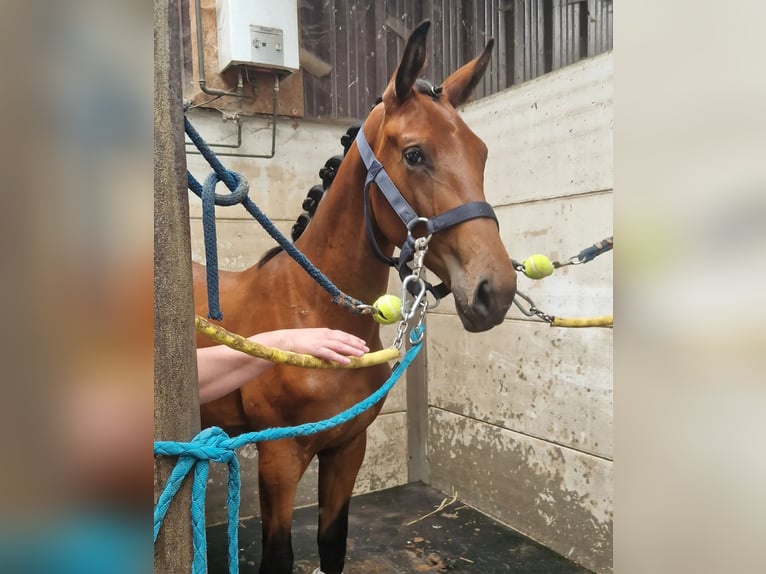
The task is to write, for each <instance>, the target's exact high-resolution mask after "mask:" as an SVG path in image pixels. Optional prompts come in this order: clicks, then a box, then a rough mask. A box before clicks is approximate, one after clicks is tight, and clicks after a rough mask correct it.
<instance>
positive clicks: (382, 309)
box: [372, 295, 402, 325]
mask: <svg viewBox="0 0 766 574" xmlns="http://www.w3.org/2000/svg"><path fill="white" fill-rule="evenodd" d="M372 306H373V307H375V308H376V309H377V310H378V312H377V313H375V314H374V315H373V316H372V318H373V319H375V321H376V322H378V323H380V324H381V325H391V324H393V323H396V322H397V321H399V320H400V319H401V318H402V300H401V299H399V297H397V296H396V295H381V296H380V297H378V298H377V300H376V301H375V303H373V304H372Z"/></svg>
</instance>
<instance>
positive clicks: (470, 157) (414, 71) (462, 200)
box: [357, 21, 516, 331]
mask: <svg viewBox="0 0 766 574" xmlns="http://www.w3.org/2000/svg"><path fill="white" fill-rule="evenodd" d="M429 27H430V22H428V21H426V22H423V23H422V24H420V25H419V26H418V27H417V28H416V29H415V31H414V32H413V33H412V34H411V36H410V37H409V39H408V41H407V44H406V47H405V49H404V53H403V57H402V60H401V62H400V64H399V66H398V68H397V69H396V71H395V72H394V74H393V76H392V77H391V80H390V82H389V84H388V86H387V88H386V90H385V91H384V93H383V97H382V101H381V102H380V103H379V104H378V105H377V106H376V107H375V108H374V109H373V111H372V112H371V113H370V116H369V118H368V119H367V121H366V122H365V126H371V127H369V128H367V129H366V128H365V126H363V128H362V129H361V130H360V132H359V133H360V135H359V136H357V145H358V148H359V151H360V154H361V155H362V159H363V160H364V162H365V164H366V167H367V169H368V175H367V186H366V188H367V189H366V192H367V194H368V197H367V198H366V201H367V204H368V206H367V210H368V215H367V217H368V221H369V224H368V225H367V232H368V239H369V240H370V242H371V243H373V246H374V248H375V251H376V252H377V253H378V255H379V256H380V257H383V258H384V259H388V262H389V263H391V264H396V265H398V266H399V267H400V273H401V274H402V275H404V271H403V264H404V263H406V259H407V255H410V256H411V254H412V245H413V237H416V236H419V235H420V236H422V235H427V234H432V237H431V239H430V242H429V246H428V251H427V254H426V257H425V260H424V261H425V266H426V267H427V268H429V269H430V270H431V271H433V273H435V274H436V275H437V276H438V277H439V279H440V280H441V281H443V282H444V285H445V286H446V287H447V288H449V290H451V291H452V293H453V294H454V296H455V304H456V307H457V313H458V316H459V317H460V319H461V321H462V323H463V326H464V327H465V329H466V330H468V331H485V330H487V329H490V328H492V327H494V326H495V325H497V324H499V323H501V322H502V321H503V318H504V317H505V314H506V312H507V311H508V308H509V307H510V305H511V303H512V302H513V298H514V295H515V293H516V273H515V271H514V268H513V264H512V262H511V260H510V258H509V256H508V253H507V252H506V250H505V247H504V246H503V243H502V241H501V239H500V234H499V232H498V224H497V220H496V218H495V215H494V212H493V210H492V208H491V207H490V206H489V204H487V203H486V201H485V197H484V167H485V163H486V160H487V146H486V145H485V144H484V142H482V141H481V139H479V137H478V136H477V135H476V134H474V133H473V132H472V131H471V130H470V128H469V127H468V126H467V125H466V124H465V122H464V121H463V120H462V118H461V117H460V115H459V114H458V111H457V108H458V107H459V106H460V105H462V104H463V103H465V102H466V101H467V100H468V98H469V97H470V96H471V94H472V92H473V90H474V88H475V87H476V85H477V84H478V82H479V80H480V79H481V77H482V76H483V74H484V72H485V70H486V68H487V64H488V63H489V59H490V54H491V51H492V46H493V43H494V42H493V40H490V41H489V43H488V44H487V46H486V47H485V49H484V51H483V52H482V53H481V54H480V55H479V56H478V57H477V58H476V59H474V60H473V61H471V62H469V63H468V64H466V65H464V66H463V67H461V68H460V69H458V70H457V71H455V72H454V73H453V74H451V75H450V76H449V77H448V78H447V79H446V80H444V82H443V83H442V85H441V86H437V87H434V86H431V85H430V84H427V83H426V82H424V81H423V80H419V79H418V78H419V76H420V74H421V72H422V70H423V68H424V67H425V63H426V37H427V34H428V29H429ZM375 126H377V127H375ZM365 132H367V135H366V134H365ZM368 138H369V143H368V142H367V139H368ZM360 139H361V140H362V141H360ZM376 162H377V163H376ZM380 172H382V174H381V173H380ZM386 176H387V177H386ZM386 180H388V181H386ZM390 184H392V185H393V189H392V185H390ZM402 200H403V201H402ZM378 244H380V245H382V246H383V247H382V248H381V247H379V245H378ZM394 245H396V246H402V258H404V259H405V260H403V261H401V262H398V263H397V262H395V260H393V259H390V258H388V257H387V256H386V255H385V254H384V252H388V253H392V252H393V246H394Z"/></svg>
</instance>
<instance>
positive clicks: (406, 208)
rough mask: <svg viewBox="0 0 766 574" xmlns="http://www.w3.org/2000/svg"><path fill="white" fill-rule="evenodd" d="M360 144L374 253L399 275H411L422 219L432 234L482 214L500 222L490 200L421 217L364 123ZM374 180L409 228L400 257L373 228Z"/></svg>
mask: <svg viewBox="0 0 766 574" xmlns="http://www.w3.org/2000/svg"><path fill="white" fill-rule="evenodd" d="M356 145H357V147H358V148H359V154H360V155H361V156H362V161H363V162H364V165H365V167H366V168H367V178H366V179H365V181H364V222H365V229H366V232H367V240H368V241H369V243H370V245H371V246H372V249H373V252H374V253H375V255H376V256H377V257H378V258H379V259H380V260H381V261H383V262H384V263H386V264H387V265H390V266H391V267H395V268H396V269H398V270H399V277H400V278H401V279H402V280H404V278H405V277H406V276H407V275H409V274H410V269H409V268H408V267H407V263H409V262H410V261H411V260H412V258H413V255H414V253H415V238H414V237H413V235H412V231H413V230H414V227H415V225H416V224H417V223H419V222H420V223H422V224H423V225H425V228H426V232H427V234H429V235H430V234H433V233H438V232H439V231H441V230H443V229H447V228H448V227H452V226H453V225H456V224H458V223H462V222H463V221H468V220H470V219H476V218H478V217H488V218H490V219H494V220H495V223H497V217H496V216H495V211H494V210H493V209H492V206H491V205H490V204H489V203H487V202H486V201H471V202H469V203H464V204H463V205H459V206H457V207H455V208H453V209H450V210H448V211H445V212H444V213H442V214H440V215H437V216H435V217H432V218H430V219H428V218H423V217H420V216H418V214H417V213H415V210H414V209H412V206H411V205H410V204H409V203H407V200H406V199H405V198H404V196H403V195H402V194H401V192H400V191H399V190H398V189H397V188H396V185H394V182H393V181H391V178H390V177H389V176H388V174H387V173H386V170H385V169H384V168H383V165H382V164H381V163H380V162H379V161H378V158H376V157H375V153H374V152H373V151H372V148H371V147H370V144H369V143H367V138H366V137H365V135H364V126H362V128H361V129H360V130H359V132H358V133H357V135H356ZM373 182H375V184H376V185H377V186H378V189H380V191H381V193H383V196H384V197H385V198H386V200H387V201H388V203H389V204H390V205H391V207H392V208H393V210H394V211H395V212H396V214H397V215H398V216H399V219H401V220H402V223H404V225H405V227H406V228H407V230H408V231H409V233H408V234H407V239H405V241H404V244H403V245H402V246H401V248H400V253H399V257H386V256H385V255H384V254H383V252H382V251H381V249H380V246H379V245H378V242H377V240H376V239H375V233H374V230H373V228H372V217H371V215H370V185H371V184H372V183H373ZM498 226H499V224H498ZM428 290H429V291H431V293H433V294H434V295H435V296H436V297H437V298H439V299H440V298H442V297H443V296H445V295H447V294H448V293H449V289H448V288H447V286H446V285H444V283H442V284H440V285H437V286H436V287H433V286H431V285H428Z"/></svg>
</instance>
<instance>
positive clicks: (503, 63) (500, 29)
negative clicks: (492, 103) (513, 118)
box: [486, 0, 509, 95]
mask: <svg viewBox="0 0 766 574" xmlns="http://www.w3.org/2000/svg"><path fill="white" fill-rule="evenodd" d="M502 1H503V0H498V2H499V3H502ZM506 14H507V12H506V11H505V10H500V8H499V7H498V9H497V38H496V40H495V46H496V48H495V50H496V51H497V63H498V66H497V71H498V73H497V89H498V90H504V89H505V88H507V87H508V86H509V82H508V64H507V62H508V29H507V27H506V21H507V20H506V19H507V15H506ZM486 95H489V94H486Z"/></svg>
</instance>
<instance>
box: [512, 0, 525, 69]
mask: <svg viewBox="0 0 766 574" xmlns="http://www.w3.org/2000/svg"><path fill="white" fill-rule="evenodd" d="M524 55H525V54H524V0H515V3H514V10H513V83H514V84H520V83H521V82H523V81H524Z"/></svg>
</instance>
